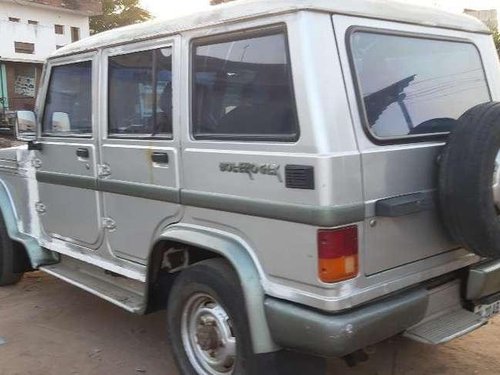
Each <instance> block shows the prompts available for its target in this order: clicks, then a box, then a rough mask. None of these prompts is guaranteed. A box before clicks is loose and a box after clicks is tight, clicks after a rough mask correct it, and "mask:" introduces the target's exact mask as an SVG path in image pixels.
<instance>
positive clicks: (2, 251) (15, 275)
mask: <svg viewBox="0 0 500 375" xmlns="http://www.w3.org/2000/svg"><path fill="white" fill-rule="evenodd" d="M15 262H16V257H15V249H14V243H13V242H12V240H11V239H10V237H9V234H8V233H7V227H6V226H5V221H4V218H3V215H2V214H1V213H0V286H6V285H12V284H16V283H18V282H19V281H20V280H21V279H22V277H23V274H24V273H23V272H16V270H15Z"/></svg>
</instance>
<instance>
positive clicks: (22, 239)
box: [0, 180, 56, 269]
mask: <svg viewBox="0 0 500 375" xmlns="http://www.w3.org/2000/svg"><path fill="white" fill-rule="evenodd" d="M28 204H29V203H28ZM0 212H1V214H2V216H3V219H4V223H5V227H6V229H7V233H8V235H9V238H10V239H11V240H12V241H13V242H14V243H15V246H16V249H23V250H24V251H25V252H26V255H27V256H28V258H29V261H30V263H31V267H32V268H33V269H36V268H38V267H39V266H41V265H44V264H48V263H53V262H54V261H55V260H56V259H54V258H53V256H52V255H51V254H50V253H49V252H48V251H46V250H44V249H43V248H42V247H41V246H40V245H39V243H38V241H37V240H36V239H35V238H34V237H31V236H29V235H27V234H24V233H21V232H20V230H19V226H18V216H17V212H16V209H15V206H14V201H13V200H12V197H11V194H10V191H9V189H8V187H7V186H6V184H5V182H4V181H2V180H0Z"/></svg>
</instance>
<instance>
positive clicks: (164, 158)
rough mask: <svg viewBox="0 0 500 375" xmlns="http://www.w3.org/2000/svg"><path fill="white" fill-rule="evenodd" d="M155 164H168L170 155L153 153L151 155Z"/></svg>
mask: <svg viewBox="0 0 500 375" xmlns="http://www.w3.org/2000/svg"><path fill="white" fill-rule="evenodd" d="M151 160H152V161H153V163H158V164H168V161H169V160H168V154H167V153H166V152H153V154H152V155H151Z"/></svg>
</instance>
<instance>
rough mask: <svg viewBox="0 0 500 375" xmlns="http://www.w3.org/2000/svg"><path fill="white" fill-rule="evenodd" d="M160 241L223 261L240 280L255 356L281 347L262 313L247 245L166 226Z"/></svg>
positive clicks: (188, 228)
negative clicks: (214, 255) (211, 254)
mask: <svg viewBox="0 0 500 375" xmlns="http://www.w3.org/2000/svg"><path fill="white" fill-rule="evenodd" d="M160 240H168V241H176V242H180V243H184V244H186V245H192V246H196V247H199V248H203V249H206V250H209V251H212V252H214V253H217V254H220V255H221V256H223V257H224V258H226V259H227V260H228V261H229V262H230V263H231V265H232V266H233V267H234V269H235V270H236V272H237V273H238V276H239V278H240V280H241V287H242V290H243V294H244V297H245V304H246V308H247V313H248V319H249V324H250V332H251V336H252V338H253V349H254V352H255V353H269V352H274V351H277V350H279V349H280V348H279V347H278V346H277V345H276V344H275V343H274V341H273V339H272V337H271V332H270V330H269V326H268V324H267V319H266V315H265V310H264V290H263V288H262V284H261V277H260V274H259V270H258V268H257V266H256V264H255V262H254V260H253V259H252V256H251V253H250V251H249V250H248V246H247V245H246V244H245V243H244V241H242V240H240V239H238V237H236V236H234V235H231V234H228V233H224V232H222V231H218V230H213V229H207V228H204V227H199V226H194V225H193V226H191V225H184V224H178V225H173V226H171V227H169V228H168V229H167V230H166V231H165V232H163V233H162V234H161V236H160Z"/></svg>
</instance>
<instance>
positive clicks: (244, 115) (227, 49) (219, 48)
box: [192, 32, 298, 141]
mask: <svg viewBox="0 0 500 375" xmlns="http://www.w3.org/2000/svg"><path fill="white" fill-rule="evenodd" d="M193 59H194V61H193V69H194V71H193V88H192V92H193V105H192V111H193V113H192V121H193V132H194V136H195V138H205V139H241V140H260V139H264V140H265V139H272V140H277V141H293V140H295V139H296V138H297V137H298V123H297V116H296V109H295V101H294V94H293V85H292V80H291V67H290V61H289V57H288V51H287V41H286V35H285V33H283V32H278V33H274V34H271V35H260V36H255V37H252V38H245V39H235V40H228V39H227V38H226V39H225V40H224V41H221V42H216V43H210V44H203V43H201V44H195V47H194V53H193Z"/></svg>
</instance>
